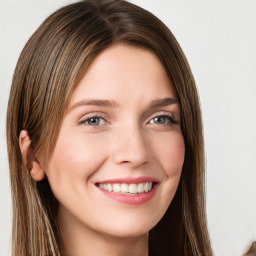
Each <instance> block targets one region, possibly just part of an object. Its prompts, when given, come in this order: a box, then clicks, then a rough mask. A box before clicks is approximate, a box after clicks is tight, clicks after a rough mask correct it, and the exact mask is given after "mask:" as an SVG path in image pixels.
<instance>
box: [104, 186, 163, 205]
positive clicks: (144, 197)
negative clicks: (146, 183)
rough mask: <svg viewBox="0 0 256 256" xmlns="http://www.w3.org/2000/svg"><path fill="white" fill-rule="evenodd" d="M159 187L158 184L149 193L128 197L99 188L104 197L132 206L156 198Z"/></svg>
mask: <svg viewBox="0 0 256 256" xmlns="http://www.w3.org/2000/svg"><path fill="white" fill-rule="evenodd" d="M157 185H158V184H155V185H154V186H153V188H152V189H151V190H150V191H149V192H144V193H141V194H135V195H126V194H118V193H114V192H108V191H107V190H103V189H101V188H99V190H100V191H101V192H102V193H103V194H104V195H106V196H108V197H110V198H111V199H113V200H116V201H119V202H121V203H125V204H131V205H140V204H144V203H146V202H147V201H149V200H150V199H151V198H152V197H153V196H154V194H155V192H156V189H157Z"/></svg>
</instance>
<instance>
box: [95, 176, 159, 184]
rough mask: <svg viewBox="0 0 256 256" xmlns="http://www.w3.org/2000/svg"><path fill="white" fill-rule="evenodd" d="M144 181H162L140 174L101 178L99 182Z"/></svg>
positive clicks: (129, 182)
mask: <svg viewBox="0 0 256 256" xmlns="http://www.w3.org/2000/svg"><path fill="white" fill-rule="evenodd" d="M143 182H154V183H159V182H160V181H159V180H158V179H157V178H154V177H149V176H140V177H120V178H114V179H107V180H101V181H99V182H97V184H99V183H103V184H107V183H127V184H139V183H143Z"/></svg>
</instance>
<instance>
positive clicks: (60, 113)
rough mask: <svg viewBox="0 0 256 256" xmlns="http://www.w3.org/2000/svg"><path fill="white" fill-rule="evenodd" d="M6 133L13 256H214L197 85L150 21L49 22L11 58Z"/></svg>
mask: <svg viewBox="0 0 256 256" xmlns="http://www.w3.org/2000/svg"><path fill="white" fill-rule="evenodd" d="M7 127H8V128H7V143H8V154H9V164H10V176H11V186H12V200H13V234H12V255H15V256H16V255H19V256H22V255H24V256H25V255H26V256H28V255H77V256H79V255H134V256H136V255H209V256H210V255H212V251H211V246H210V242H209V236H208V231H207V225H206V217H205V203H204V156H203V138H202V125H201V114H200V107H199V102H198V96H197V91H196V87H195V83H194V80H193V76H192V74H191V71H190V68H189V65H188V63H187V61H186V58H185V56H184V54H183V52H182V50H181V49H180V47H179V45H178V43H177V41H176V40H175V38H174V36H173V35H172V33H171V32H170V31H169V29H168V28H167V27H166V26H165V25H164V24H163V23H162V22H161V21H160V20H158V19H157V18H156V17H154V16H153V15H152V14H150V13H149V12H147V11H145V10H143V9H141V8H139V7H137V6H135V5H133V4H131V3H128V2H125V1H121V0H106V1H104V0H102V1H100V0H85V1H81V2H78V3H75V4H72V5H69V6H66V7H64V8H62V9H60V10H58V11H57V12H55V13H53V14H52V15H51V16H50V17H49V18H47V19H46V20H45V21H44V22H43V24H42V25H41V26H40V27H39V28H38V30H37V31H36V32H35V33H34V35H33V36H32V37H31V38H30V40H29V41H28V43H27V44H26V46H25V47H24V49H23V51H22V53H21V56H20V58H19V61H18V64H17V67H16V70H15V74H14V77H13V83H12V88H11V92H10V98H9V104H8V113H7Z"/></svg>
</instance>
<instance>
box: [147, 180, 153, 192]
mask: <svg viewBox="0 0 256 256" xmlns="http://www.w3.org/2000/svg"><path fill="white" fill-rule="evenodd" d="M152 186H153V183H152V182H149V183H148V191H150V190H151V189H152Z"/></svg>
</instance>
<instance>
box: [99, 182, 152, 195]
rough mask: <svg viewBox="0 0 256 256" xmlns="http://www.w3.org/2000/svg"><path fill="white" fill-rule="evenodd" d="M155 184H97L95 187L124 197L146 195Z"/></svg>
mask: <svg viewBox="0 0 256 256" xmlns="http://www.w3.org/2000/svg"><path fill="white" fill-rule="evenodd" d="M154 185H155V182H141V183H138V184H136V183H131V184H128V183H97V184H96V186H97V187H99V188H100V189H102V190H105V191H108V192H113V193H116V194H124V195H138V194H142V193H148V192H150V191H151V190H152V188H153V187H154Z"/></svg>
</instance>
